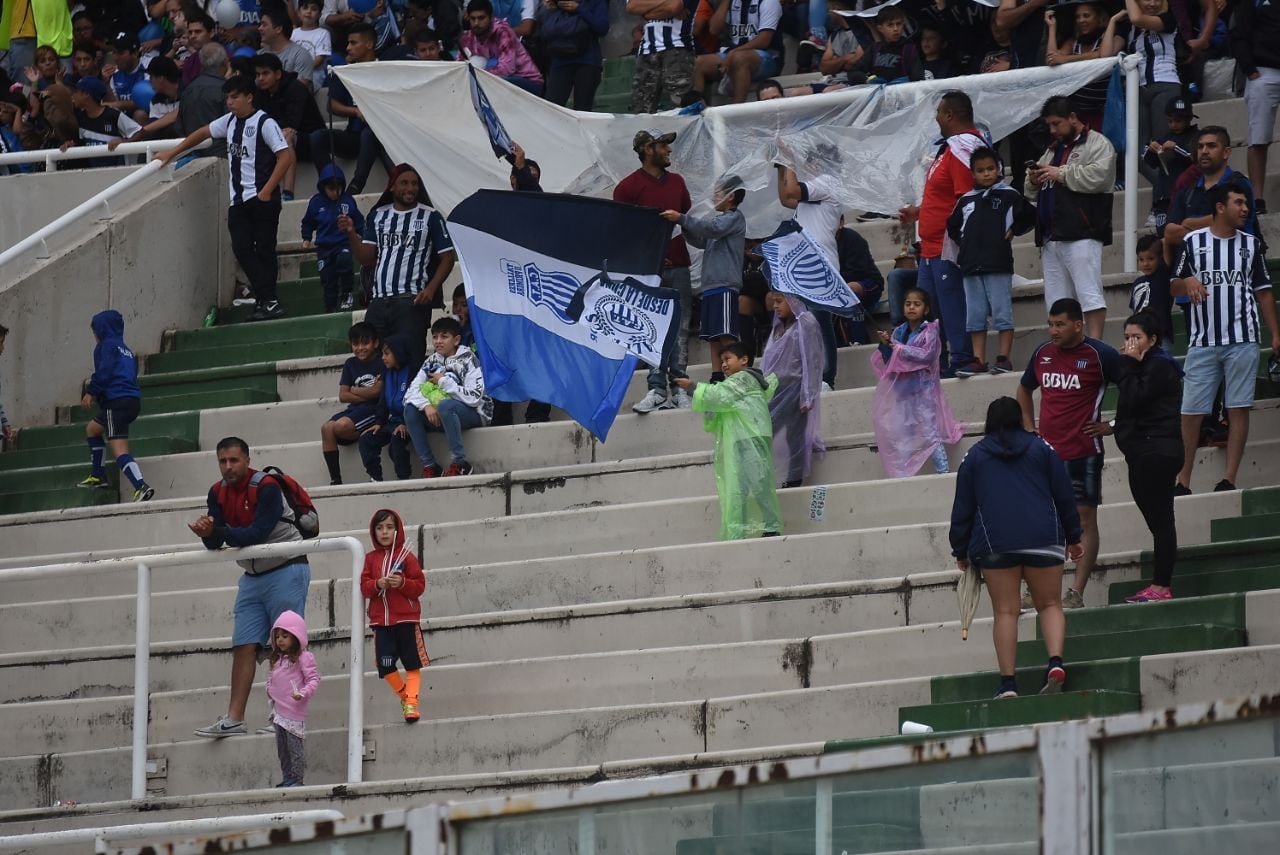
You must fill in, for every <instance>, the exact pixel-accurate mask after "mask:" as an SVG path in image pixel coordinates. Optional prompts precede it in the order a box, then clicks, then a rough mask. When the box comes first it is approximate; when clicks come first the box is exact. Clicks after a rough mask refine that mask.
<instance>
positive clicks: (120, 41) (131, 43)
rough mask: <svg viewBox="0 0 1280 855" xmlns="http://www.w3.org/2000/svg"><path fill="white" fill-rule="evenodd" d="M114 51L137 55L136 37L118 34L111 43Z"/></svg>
mask: <svg viewBox="0 0 1280 855" xmlns="http://www.w3.org/2000/svg"><path fill="white" fill-rule="evenodd" d="M111 44H112V45H113V46H114V47H115V49H116V50H127V51H129V52H130V53H137V52H138V48H139V46H140V45H139V44H138V37H137V36H135V35H134V34H133V33H120V34H119V35H117V36H116V37H115V39H114V40H113V41H112V42H111Z"/></svg>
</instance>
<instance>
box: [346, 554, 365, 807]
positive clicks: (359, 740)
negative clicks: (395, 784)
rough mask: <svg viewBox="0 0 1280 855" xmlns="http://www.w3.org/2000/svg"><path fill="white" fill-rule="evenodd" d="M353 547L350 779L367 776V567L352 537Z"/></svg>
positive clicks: (348, 717)
mask: <svg viewBox="0 0 1280 855" xmlns="http://www.w3.org/2000/svg"><path fill="white" fill-rule="evenodd" d="M347 540H348V541H349V543H348V549H350V551H351V668H350V674H351V681H350V685H349V686H348V691H349V696H348V699H347V781H348V782H349V783H352V784H358V783H360V782H361V781H363V780H364V597H363V596H362V595H361V593H360V575H361V572H362V571H363V570H364V548H363V547H361V546H360V542H359V541H357V540H356V539H355V538H353V537H348V538H347Z"/></svg>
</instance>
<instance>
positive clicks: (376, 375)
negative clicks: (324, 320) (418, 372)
mask: <svg viewBox="0 0 1280 855" xmlns="http://www.w3.org/2000/svg"><path fill="white" fill-rule="evenodd" d="M347 341H348V342H350V344H351V354H352V355H351V356H350V357H349V358H348V359H347V361H346V364H344V365H343V366H342V377H341V378H340V379H339V380H338V400H339V401H341V402H342V403H344V404H346V405H347V408H346V409H345V410H343V411H342V412H340V413H335V414H334V415H333V416H331V417H330V418H329V420H328V421H327V422H325V423H324V424H323V425H321V426H320V450H321V452H322V453H323V454H324V465H325V466H327V467H328V468H329V484H330V485H337V484H341V483H342V469H341V467H340V466H339V464H338V446H339V445H350V444H351V443H353V442H356V441H357V440H358V439H359V438H360V434H361V433H363V432H364V431H365V430H367V429H368V428H369V426H370V425H372V424H374V423H375V422H376V421H377V417H378V401H379V399H380V398H381V397H382V374H383V372H384V371H385V370H386V369H385V368H384V366H383V364H382V356H381V346H380V343H379V341H378V331H377V330H375V329H374V328H373V324H371V323H369V322H367V321H360V322H359V323H357V324H352V325H351V329H349V330H347Z"/></svg>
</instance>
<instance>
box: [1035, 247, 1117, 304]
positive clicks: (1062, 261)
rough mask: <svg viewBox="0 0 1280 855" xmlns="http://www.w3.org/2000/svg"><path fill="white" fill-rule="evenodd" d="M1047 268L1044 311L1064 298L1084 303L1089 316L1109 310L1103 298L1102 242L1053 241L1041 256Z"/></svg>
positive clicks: (1045, 271)
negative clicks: (1095, 312) (1092, 313)
mask: <svg viewBox="0 0 1280 855" xmlns="http://www.w3.org/2000/svg"><path fill="white" fill-rule="evenodd" d="M1040 260H1041V263H1042V264H1043V267H1044V307H1045V309H1048V308H1049V307H1050V306H1052V305H1053V304H1054V303H1055V302H1057V301H1058V300H1061V299H1062V298H1063V297H1070V298H1072V299H1073V300H1078V301H1080V308H1081V310H1083V311H1086V312H1092V311H1094V310H1095V309H1105V308H1106V307H1107V299H1106V297H1104V296H1103V295H1102V241H1100V240H1051V241H1048V242H1047V243H1046V244H1045V245H1044V248H1043V249H1042V250H1041V253H1040Z"/></svg>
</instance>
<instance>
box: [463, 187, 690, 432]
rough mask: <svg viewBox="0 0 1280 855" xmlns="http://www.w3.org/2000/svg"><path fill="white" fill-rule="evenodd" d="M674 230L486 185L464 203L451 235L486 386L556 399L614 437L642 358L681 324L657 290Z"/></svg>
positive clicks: (510, 395) (498, 392) (590, 205)
mask: <svg viewBox="0 0 1280 855" xmlns="http://www.w3.org/2000/svg"><path fill="white" fill-rule="evenodd" d="M671 228H672V226H671V224H670V223H668V222H667V221H666V220H664V219H662V218H661V217H659V216H657V214H656V213H655V212H654V211H652V210H651V209H648V208H638V207H635V206H632V205H623V204H619V203H617V202H610V201H606V200H604V199H593V198H588V197H585V196H567V195H560V194H554V193H513V192H507V191H499V190H480V191H478V192H476V193H474V194H472V195H471V196H469V197H468V198H466V199H464V200H463V201H462V202H461V203H459V204H458V206H457V207H455V208H454V209H453V213H451V214H450V215H449V235H450V237H452V238H453V245H454V247H455V248H456V249H457V251H458V260H459V262H460V263H461V264H462V276H463V279H464V280H465V283H466V287H467V304H468V306H469V307H470V309H471V328H472V331H473V333H474V334H475V338H476V352H477V354H478V355H479V357H480V365H481V368H483V370H484V379H485V389H486V390H487V391H488V393H489V394H490V395H492V396H493V397H494V398H497V399H498V400H501V401H527V400H530V399H533V400H538V401H546V402H547V403H550V404H555V405H556V406H558V407H560V408H561V409H562V410H564V411H565V412H567V413H568V414H569V415H570V416H572V417H573V418H574V420H576V421H577V422H578V423H579V424H580V425H582V426H583V427H585V428H586V429H587V430H589V431H591V432H592V433H593V434H595V435H596V436H597V437H599V438H600V439H602V440H603V439H605V438H606V437H607V435H608V433H609V428H610V426H611V425H612V424H613V420H614V418H615V417H616V416H617V414H618V410H619V409H620V408H621V406H622V401H623V398H624V397H625V395H626V392H627V387H628V385H629V384H630V382H631V376H632V373H633V372H634V371H635V369H636V365H637V363H638V361H639V357H638V354H640V353H644V354H646V355H647V356H649V357H650V358H653V355H654V352H655V351H656V352H657V353H658V354H659V355H658V356H657V361H658V362H659V363H660V362H662V361H663V357H662V354H664V353H666V352H669V351H670V350H671V346H672V344H673V343H674V340H675V339H674V335H675V331H676V330H678V329H679V321H678V319H677V318H675V314H676V311H675V309H674V306H675V305H678V303H675V295H674V294H672V293H669V290H670V289H665V288H660V287H659V285H660V283H661V275H660V272H661V270H662V259H663V256H664V254H665V252H666V246H667V241H668V240H669V239H670V237H671ZM606 270H607V271H608V275H607V279H608V281H603V280H602V276H603V275H604V273H605V271H606ZM619 283H621V284H619ZM664 321H665V323H664ZM619 342H622V343H619ZM646 361H649V360H648V359H646ZM651 364H652V363H651Z"/></svg>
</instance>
